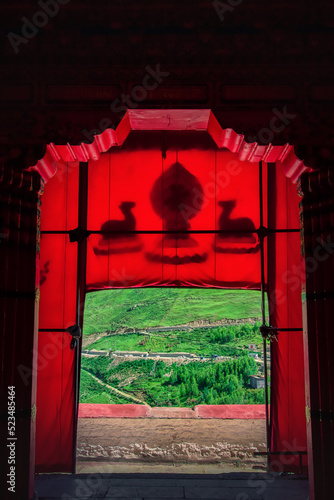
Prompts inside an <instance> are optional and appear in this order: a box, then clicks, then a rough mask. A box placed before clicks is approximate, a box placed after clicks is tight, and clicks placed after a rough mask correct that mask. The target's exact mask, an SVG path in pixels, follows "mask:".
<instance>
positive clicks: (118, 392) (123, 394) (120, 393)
mask: <svg viewBox="0 0 334 500" xmlns="http://www.w3.org/2000/svg"><path fill="white" fill-rule="evenodd" d="M81 369H82V370H85V372H86V373H88V375H90V376H91V377H92V378H93V379H94V380H96V382H98V383H99V384H100V385H103V387H106V388H107V389H109V390H110V391H111V392H115V393H116V394H119V395H120V396H123V398H126V399H131V401H134V402H135V403H140V404H145V405H146V403H145V402H144V401H142V400H141V399H138V398H135V397H134V396H131V395H130V394H126V393H125V392H122V391H119V390H118V389H115V388H114V387H112V386H111V385H108V384H106V383H105V382H102V380H100V379H99V378H98V377H95V375H92V374H91V373H90V372H89V371H88V370H86V369H85V368H83V367H81Z"/></svg>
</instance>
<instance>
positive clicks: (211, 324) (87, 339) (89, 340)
mask: <svg viewBox="0 0 334 500" xmlns="http://www.w3.org/2000/svg"><path fill="white" fill-rule="evenodd" d="M257 321H261V318H245V319H221V320H218V321H209V320H198V321H192V322H190V323H185V324H183V325H172V326H157V327H152V328H138V329H136V328H119V329H118V330H119V331H116V332H113V333H108V332H103V333H92V334H91V335H89V336H85V335H84V336H83V338H82V346H83V347H84V348H85V347H87V346H89V345H90V344H93V343H94V342H96V341H97V340H100V339H102V338H103V337H112V336H113V335H119V334H123V335H126V334H128V333H143V334H145V335H148V334H149V333H150V332H151V333H153V332H157V331H158V332H168V331H173V330H192V329H193V328H215V327H216V326H227V325H241V324H244V323H250V324H252V325H253V324H255V323H256V322H257ZM127 330H129V331H127Z"/></svg>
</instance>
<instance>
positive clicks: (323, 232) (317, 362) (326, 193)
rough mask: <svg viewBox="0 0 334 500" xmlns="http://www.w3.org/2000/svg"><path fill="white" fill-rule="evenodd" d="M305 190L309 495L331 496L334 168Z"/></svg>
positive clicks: (315, 498)
mask: <svg viewBox="0 0 334 500" xmlns="http://www.w3.org/2000/svg"><path fill="white" fill-rule="evenodd" d="M300 191H301V195H302V197H303V198H302V201H301V204H300V205H301V223H302V254H303V255H304V257H305V259H304V264H305V276H304V282H303V288H302V301H303V323H304V356H305V376H306V419H307V446H308V460H309V479H310V500H330V499H332V498H333V477H334V452H333V450H334V321H333V320H334V171H333V170H330V169H323V170H321V171H320V172H315V173H312V174H309V175H303V176H302V178H301V181H300Z"/></svg>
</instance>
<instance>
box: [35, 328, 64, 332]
mask: <svg viewBox="0 0 334 500" xmlns="http://www.w3.org/2000/svg"><path fill="white" fill-rule="evenodd" d="M38 331H39V332H42V333H43V332H51V333H58V332H66V331H67V330H65V328H39V329H38Z"/></svg>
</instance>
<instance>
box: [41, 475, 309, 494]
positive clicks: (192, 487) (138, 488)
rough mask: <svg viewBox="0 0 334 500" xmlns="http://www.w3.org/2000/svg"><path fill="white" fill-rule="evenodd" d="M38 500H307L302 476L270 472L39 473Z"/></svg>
mask: <svg viewBox="0 0 334 500" xmlns="http://www.w3.org/2000/svg"><path fill="white" fill-rule="evenodd" d="M35 488H36V493H37V495H36V497H37V498H38V499H39V500H72V499H77V498H81V499H86V498H87V499H88V498H89V499H96V500H98V499H101V498H104V499H108V498H109V499H112V498H115V499H116V498H117V499H118V500H122V499H123V500H125V499H127V500H129V499H131V500H162V499H163V500H171V499H181V498H182V499H188V500H195V499H199V498H200V499H202V500H213V499H220V500H308V481H307V478H306V477H305V476H301V475H277V474H267V473H247V474H246V473H232V474H217V475H213V474H212V475H192V474H99V473H94V474H77V475H69V474H68V475H65V474H63V475H61V474H52V475H51V474H40V475H37V476H36V483H35Z"/></svg>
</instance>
